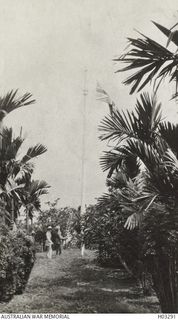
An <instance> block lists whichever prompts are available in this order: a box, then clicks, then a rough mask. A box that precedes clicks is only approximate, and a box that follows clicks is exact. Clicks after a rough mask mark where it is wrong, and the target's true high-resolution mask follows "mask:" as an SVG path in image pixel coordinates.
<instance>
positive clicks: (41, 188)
mask: <svg viewBox="0 0 178 320" xmlns="http://www.w3.org/2000/svg"><path fill="white" fill-rule="evenodd" d="M49 188H50V186H49V185H48V184H47V182H46V181H44V180H32V182H31V184H30V185H29V187H28V192H29V194H30V197H32V196H33V195H35V196H36V197H39V196H41V195H44V194H47V193H48V189H49Z"/></svg>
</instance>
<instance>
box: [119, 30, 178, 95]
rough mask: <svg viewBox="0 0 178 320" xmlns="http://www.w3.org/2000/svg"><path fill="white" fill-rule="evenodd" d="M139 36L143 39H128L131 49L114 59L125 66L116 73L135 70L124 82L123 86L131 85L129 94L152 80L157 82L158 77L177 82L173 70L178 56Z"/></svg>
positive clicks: (177, 63)
mask: <svg viewBox="0 0 178 320" xmlns="http://www.w3.org/2000/svg"><path fill="white" fill-rule="evenodd" d="M141 35H142V37H143V39H142V38H138V39H133V38H128V40H129V47H131V49H130V50H129V51H128V52H127V53H126V54H124V55H123V56H121V57H119V58H116V59H114V60H115V61H118V62H123V63H126V64H127V66H126V67H125V68H123V69H119V70H117V72H122V71H129V70H135V69H137V71H136V72H135V73H134V74H132V75H131V76H129V77H128V78H127V79H126V80H125V81H124V84H126V85H131V91H130V94H132V93H134V92H135V91H141V90H142V89H143V88H144V87H145V86H146V85H147V84H148V83H151V82H152V81H153V80H154V81H155V82H157V81H158V79H159V78H160V77H162V78H164V77H165V76H168V75H169V77H170V81H172V80H175V81H176V82H177V78H176V74H175V69H176V68H177V65H178V56H177V55H176V54H174V53H172V52H171V51H169V50H168V49H167V48H165V47H163V46H162V45H160V44H159V43H157V42H156V41H154V40H152V39H150V38H149V37H147V36H145V35H143V34H141Z"/></svg>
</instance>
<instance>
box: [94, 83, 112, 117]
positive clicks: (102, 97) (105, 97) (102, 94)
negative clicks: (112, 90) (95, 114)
mask: <svg viewBox="0 0 178 320" xmlns="http://www.w3.org/2000/svg"><path fill="white" fill-rule="evenodd" d="M96 100H99V101H102V102H105V103H107V104H108V105H109V110H110V114H111V115H112V114H113V111H114V109H115V103H114V101H112V100H111V98H110V96H109V94H108V93H107V92H106V91H105V90H104V89H103V88H102V87H101V86H100V84H99V82H97V85H96Z"/></svg>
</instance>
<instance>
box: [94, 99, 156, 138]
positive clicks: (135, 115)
mask: <svg viewBox="0 0 178 320" xmlns="http://www.w3.org/2000/svg"><path fill="white" fill-rule="evenodd" d="M161 121H162V116H161V104H160V103H157V100H156V96H155V95H153V96H152V97H150V96H149V94H147V93H143V94H141V95H140V99H138V100H137V104H136V108H135V112H129V111H127V112H124V111H119V110H115V111H114V112H113V115H112V116H107V117H105V118H104V119H103V120H102V121H101V125H100V126H99V131H102V132H103V134H102V135H101V136H100V139H101V140H106V139H112V140H117V143H120V142H122V141H123V140H125V139H127V138H128V137H129V138H131V137H133V138H135V139H141V140H143V141H146V142H148V143H152V142H153V141H154V135H155V132H156V130H157V128H158V125H159V123H160V122H161Z"/></svg>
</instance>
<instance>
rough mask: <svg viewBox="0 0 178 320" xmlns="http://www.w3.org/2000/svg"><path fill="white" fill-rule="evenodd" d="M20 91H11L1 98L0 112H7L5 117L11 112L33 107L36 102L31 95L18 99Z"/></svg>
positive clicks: (26, 94)
mask: <svg viewBox="0 0 178 320" xmlns="http://www.w3.org/2000/svg"><path fill="white" fill-rule="evenodd" d="M17 92H18V90H11V91H10V92H8V93H7V94H6V95H5V96H3V97H0V111H1V112H3V111H4V112H5V113H4V116H5V115H6V114H8V113H9V112H11V111H13V110H15V109H17V108H20V107H23V106H28V105H31V104H33V103H34V102H35V100H34V99H31V98H32V94H31V93H25V94H24V95H23V96H21V97H16V95H17Z"/></svg>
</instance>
